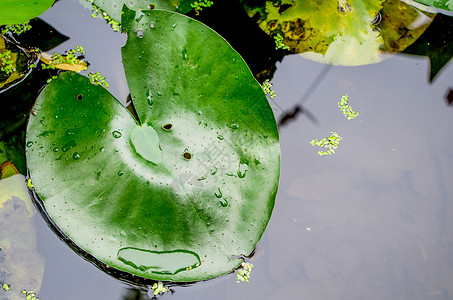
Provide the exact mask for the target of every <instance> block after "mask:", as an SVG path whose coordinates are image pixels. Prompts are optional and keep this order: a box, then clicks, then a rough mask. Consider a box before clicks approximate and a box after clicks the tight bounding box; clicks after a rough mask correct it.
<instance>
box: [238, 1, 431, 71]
mask: <svg viewBox="0 0 453 300" xmlns="http://www.w3.org/2000/svg"><path fill="white" fill-rule="evenodd" d="M241 1H242V3H243V5H244V7H245V8H246V11H247V13H248V14H249V16H250V17H252V18H253V19H255V20H257V22H258V24H259V26H260V28H261V29H262V30H263V31H265V32H266V33H267V34H269V35H270V36H272V37H274V38H275V39H276V40H280V39H281V42H279V43H283V44H284V45H286V46H287V47H289V50H290V51H291V52H292V53H301V55H302V56H304V57H306V58H309V59H312V60H315V61H319V62H323V63H329V64H335V65H363V64H370V63H376V62H379V61H381V60H382V53H383V52H401V51H402V50H404V49H405V48H406V47H407V46H408V45H410V44H411V43H413V42H414V41H415V39H417V38H418V37H419V36H420V35H421V34H422V33H423V31H424V30H425V29H426V28H427V27H428V25H429V23H430V21H432V16H431V14H426V15H425V14H424V13H422V12H420V11H419V10H417V9H416V8H414V7H412V6H410V5H408V4H405V3H403V2H401V1H399V0H385V1H384V0H326V1H317V0H281V1H272V0H268V1H254V0H241ZM423 17H424V18H423Z"/></svg>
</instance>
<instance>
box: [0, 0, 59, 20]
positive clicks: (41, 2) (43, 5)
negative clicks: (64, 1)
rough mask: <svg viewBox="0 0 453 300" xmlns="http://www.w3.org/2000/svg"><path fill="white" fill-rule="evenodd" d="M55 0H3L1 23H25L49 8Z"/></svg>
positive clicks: (0, 3)
mask: <svg viewBox="0 0 453 300" xmlns="http://www.w3.org/2000/svg"><path fill="white" fill-rule="evenodd" d="M54 1H55V0H2V1H0V25H5V24H9V25H10V24H19V23H25V22H27V21H28V20H30V19H32V18H34V17H37V16H39V15H40V14H42V13H43V12H45V11H46V10H47V9H49V8H50V7H51V6H52V4H53V3H54Z"/></svg>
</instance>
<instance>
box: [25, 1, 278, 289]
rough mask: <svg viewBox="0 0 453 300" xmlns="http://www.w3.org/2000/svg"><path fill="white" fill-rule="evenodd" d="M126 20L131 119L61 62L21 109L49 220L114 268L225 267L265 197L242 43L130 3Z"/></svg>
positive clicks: (200, 273) (274, 137) (255, 91)
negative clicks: (28, 108) (237, 46)
mask: <svg viewBox="0 0 453 300" xmlns="http://www.w3.org/2000/svg"><path fill="white" fill-rule="evenodd" d="M122 28H123V30H125V31H127V33H128V40H127V43H126V45H125V46H124V47H123V48H122V56H123V63H124V66H125V73H126V78H127V81H128V86H129V90H130V92H131V97H132V100H133V102H134V106H135V108H136V111H137V115H138V117H139V119H138V120H135V119H134V118H133V117H132V116H131V115H130V114H129V113H128V111H127V110H126V109H125V108H124V107H123V106H122V105H121V104H120V103H119V101H116V100H115V99H114V98H113V97H112V95H110V94H109V93H108V92H107V91H106V90H105V89H104V88H102V87H100V86H94V85H91V84H90V83H89V80H88V78H86V77H83V76H81V75H78V74H75V73H73V72H65V73H63V74H61V75H60V76H59V78H58V79H56V80H54V81H52V82H51V83H50V84H49V85H48V86H47V87H46V88H45V89H44V90H43V92H42V93H41V95H40V96H39V97H38V99H37V102H36V104H35V107H34V110H35V111H36V113H37V115H36V116H33V115H32V116H30V121H29V124H28V129H27V146H28V145H30V147H27V165H28V167H29V170H30V175H31V178H32V180H33V185H34V186H35V188H36V191H37V193H38V194H39V196H40V197H41V199H42V200H43V203H44V206H45V209H46V211H47V213H48V214H49V215H50V217H51V218H52V220H53V221H54V222H55V223H56V225H58V226H59V228H60V229H61V230H62V231H63V232H64V233H65V234H66V235H67V236H68V237H69V238H70V239H71V240H72V241H73V242H74V243H76V244H77V245H78V246H79V247H80V248H82V249H83V250H85V251H87V252H89V253H91V254H92V255H93V256H95V257H96V258H97V259H98V260H100V261H102V262H104V263H105V264H107V265H109V266H111V267H113V268H117V269H119V270H122V271H125V272H129V273H132V274H134V275H137V276H141V277H146V278H152V279H154V280H161V281H169V280H171V281H183V282H184V281H186V282H187V281H198V280H206V279H210V278H213V277H216V276H220V275H223V274H226V273H229V272H232V271H233V270H234V269H235V268H236V267H238V266H239V265H240V264H241V262H242V260H241V259H239V257H241V256H247V255H249V254H250V253H251V252H252V251H253V249H254V248H255V246H256V244H257V242H258V241H259V239H260V238H261V236H262V234H263V233H264V230H265V228H266V226H267V223H268V221H269V219H270V216H271V213H272V209H273V206H274V201H275V196H276V192H277V187H278V180H279V173H280V147H279V143H278V131H277V126H276V122H275V118H274V116H273V113H272V109H271V108H270V105H269V103H268V101H267V99H266V96H265V95H264V93H263V91H262V89H261V87H260V85H259V83H258V82H257V81H256V80H255V79H254V77H253V75H252V73H251V72H250V70H249V69H248V67H247V65H246V64H245V62H244V60H243V59H242V58H241V57H240V56H239V54H238V53H237V52H236V51H235V50H234V49H232V48H231V46H230V45H229V44H228V43H227V42H226V41H225V40H224V39H223V38H221V37H220V36H219V35H218V34H217V33H215V32H214V31H212V30H211V29H210V28H208V27H206V26H204V25H203V24H201V23H199V22H198V21H195V20H193V19H191V18H188V17H185V16H184V15H181V14H178V13H173V12H169V11H164V10H150V11H131V10H129V9H127V8H125V11H124V14H123V20H122ZM156 134H157V137H158V138H156ZM137 141H143V144H141V143H140V142H137ZM147 146H149V147H153V151H149V152H147V150H146V149H147ZM158 149H160V151H158ZM159 155H161V156H159ZM181 267H182V268H181Z"/></svg>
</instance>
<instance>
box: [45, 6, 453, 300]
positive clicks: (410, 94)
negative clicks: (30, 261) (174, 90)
mask: <svg viewBox="0 0 453 300" xmlns="http://www.w3.org/2000/svg"><path fill="white" fill-rule="evenodd" d="M42 19H44V20H45V21H46V22H48V23H49V24H50V25H52V26H53V27H54V28H56V29H57V30H58V31H60V32H62V33H63V34H65V35H67V36H69V37H70V40H69V41H67V42H66V43H64V44H62V45H61V46H59V47H58V48H56V49H54V51H56V52H60V53H62V52H64V51H65V50H67V49H70V48H74V47H75V46H76V45H81V46H83V47H84V48H85V50H86V52H87V55H86V59H87V60H88V61H89V62H90V64H91V66H90V69H91V70H93V71H95V72H96V71H100V72H101V73H102V74H103V75H105V76H106V79H107V81H108V82H109V84H110V88H109V91H110V92H111V93H112V94H113V95H114V96H115V97H117V98H118V99H120V100H122V101H123V102H124V101H125V99H126V97H127V95H128V88H127V84H126V81H125V76H124V72H123V68H122V64H121V54H120V47H121V46H122V45H123V44H124V42H125V35H122V34H120V33H114V32H113V31H112V30H111V29H110V28H109V26H107V25H106V24H105V22H103V21H101V20H99V19H93V18H91V13H90V12H89V11H88V10H87V9H84V8H83V7H82V6H81V5H80V4H79V3H78V1H77V0H60V1H59V2H57V3H56V4H55V6H54V7H53V8H52V9H51V10H49V11H48V12H46V13H45V14H44V15H43V16H42ZM320 72H324V73H322V74H324V75H325V76H323V78H322V80H321V81H319V82H316V84H318V85H317V87H316V89H315V90H314V91H313V92H312V93H311V94H309V97H303V95H304V94H306V92H307V90H308V91H310V89H311V87H312V86H313V81H314V80H315V79H316V77H317V76H318V74H320ZM428 74H429V60H428V59H427V58H422V57H416V56H408V55H397V56H393V57H390V58H388V59H387V60H385V61H383V62H382V63H379V64H374V65H368V66H360V67H326V66H324V65H322V64H319V63H315V62H311V61H309V60H306V59H304V58H302V57H300V56H298V55H291V56H286V57H285V58H284V59H283V61H282V62H281V63H278V64H277V71H276V72H275V74H274V78H273V80H272V83H273V84H274V90H275V91H276V93H277V97H276V98H275V99H274V100H273V103H272V106H273V107H274V109H275V114H276V117H277V119H279V118H280V116H281V115H282V113H283V111H286V110H290V109H291V108H292V107H293V106H294V105H297V103H298V102H299V101H300V100H301V98H303V103H302V107H303V110H304V111H305V112H306V113H302V114H300V115H299V116H298V117H297V118H296V119H295V120H294V121H292V122H289V123H287V124H286V125H285V126H282V127H281V128H280V142H281V148H282V173H281V183H280V188H279V193H278V196H277V199H276V206H275V210H274V213H273V216H272V219H271V221H270V223H269V226H268V228H267V230H266V232H265V234H264V236H263V238H262V240H261V241H260V243H259V244H258V247H257V249H256V254H255V255H254V257H253V258H252V259H251V262H252V263H253V264H254V269H253V271H252V275H251V282H250V284H245V283H240V284H238V283H236V275H235V274H231V275H227V276H223V277H220V278H217V279H215V280H211V281H208V282H201V283H196V284H193V285H190V286H185V287H184V286H175V287H172V290H173V291H174V293H173V294H166V295H164V296H162V297H160V298H162V299H170V298H171V299H310V300H314V299H322V300H325V299H329V300H337V299H338V300H340V299H357V300H362V299H367V300H383V299H389V300H390V299H412V300H417V299H420V300H422V299H438V300H440V299H453V285H452V284H451V283H452V282H453V203H452V201H453V184H451V183H452V182H453V168H452V166H453V139H452V138H451V136H452V133H451V130H452V129H453V107H449V106H448V105H447V102H446V95H447V93H448V90H449V89H450V88H453V65H452V64H449V65H447V67H446V68H444V70H443V71H442V72H441V73H440V74H439V75H438V76H437V78H436V80H435V81H434V82H433V83H429V81H428V78H429V75H428ZM345 94H348V95H349V104H350V105H352V107H353V108H354V110H358V111H359V112H360V115H359V116H358V117H357V118H356V119H354V120H350V121H348V120H347V119H346V118H345V117H344V116H343V115H342V114H341V112H340V111H339V110H338V108H337V102H338V101H339V100H340V98H341V96H342V95H345ZM331 131H336V132H337V133H338V134H339V135H340V136H341V137H343V140H342V141H341V142H340V146H339V149H338V150H337V151H336V154H334V155H331V156H324V157H320V156H318V154H317V150H318V149H316V148H314V147H312V146H311V145H310V143H309V142H310V140H312V139H314V138H319V139H321V138H323V137H327V136H329V135H330V132H331ZM37 229H38V250H39V252H40V254H41V255H42V256H43V257H44V258H45V273H44V279H43V284H42V288H41V291H40V293H39V297H40V299H41V300H51V299H53V300H61V299H65V300H72V299H74V300H76V299H77V300H80V299H146V298H138V297H135V296H133V295H134V293H135V292H134V291H133V290H130V289H131V288H132V286H130V285H128V284H125V283H123V282H120V281H118V280H116V279H114V278H113V277H111V276H109V275H107V274H105V273H104V272H102V271H100V270H99V269H97V268H96V267H95V266H93V265H92V264H91V263H89V262H87V261H85V260H84V259H83V258H81V257H79V256H78V255H77V254H75V253H74V252H73V251H72V250H71V249H70V248H69V247H67V246H66V245H65V244H64V243H63V242H62V241H60V240H59V239H58V237H56V235H55V234H54V233H53V232H52V231H51V230H49V228H48V226H47V224H46V223H45V222H44V221H43V220H41V219H40V218H38V224H37ZM127 295H129V296H127Z"/></svg>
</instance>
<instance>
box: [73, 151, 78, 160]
mask: <svg viewBox="0 0 453 300" xmlns="http://www.w3.org/2000/svg"><path fill="white" fill-rule="evenodd" d="M72 158H74V159H79V158H80V154H79V153H77V152H74V154H73V155H72Z"/></svg>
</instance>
